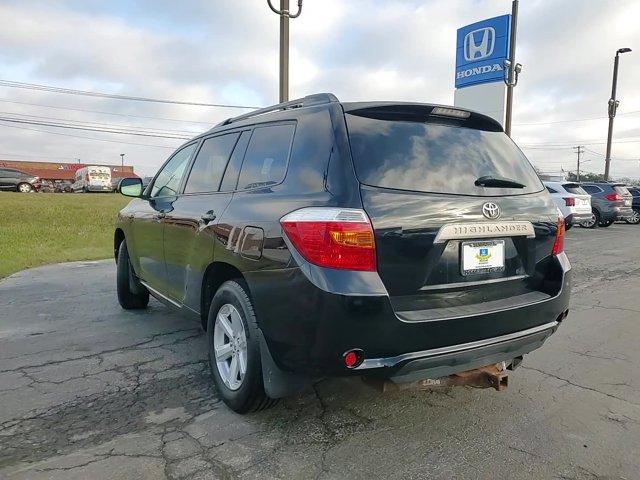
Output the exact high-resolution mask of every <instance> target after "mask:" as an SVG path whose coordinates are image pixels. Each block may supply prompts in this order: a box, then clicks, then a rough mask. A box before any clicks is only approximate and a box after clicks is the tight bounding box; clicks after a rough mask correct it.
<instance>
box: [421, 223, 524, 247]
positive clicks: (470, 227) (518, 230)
mask: <svg viewBox="0 0 640 480" xmlns="http://www.w3.org/2000/svg"><path fill="white" fill-rule="evenodd" d="M520 236H526V237H527V238H535V236H536V232H535V230H534V229H533V224H532V223H531V222H529V221H505V222H473V223H471V222H470V223H448V224H446V225H443V226H442V227H440V230H438V234H437V235H436V238H435V240H434V241H433V243H436V244H437V243H445V242H446V241H447V240H462V239H469V238H499V237H520Z"/></svg>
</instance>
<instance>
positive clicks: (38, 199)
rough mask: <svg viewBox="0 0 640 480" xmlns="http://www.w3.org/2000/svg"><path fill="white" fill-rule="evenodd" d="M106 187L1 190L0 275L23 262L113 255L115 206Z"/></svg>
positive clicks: (120, 203)
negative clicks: (84, 191) (93, 189)
mask: <svg viewBox="0 0 640 480" xmlns="http://www.w3.org/2000/svg"><path fill="white" fill-rule="evenodd" d="M129 200H130V199H127V198H126V197H123V196H122V195H116V194H110V193H94V194H68V193H62V194H61V193H31V194H20V193H10V192H0V278H3V277H6V276H7V275H11V274H12V273H14V272H17V271H19V270H22V269H24V268H29V267H36V266H38V265H46V264H49V263H58V262H71V261H75V260H96V259H101V258H108V257H111V256H112V255H113V229H114V225H115V220H116V214H117V212H118V211H119V210H120V209H121V208H122V207H124V206H125V205H126V204H127V203H128V202H129Z"/></svg>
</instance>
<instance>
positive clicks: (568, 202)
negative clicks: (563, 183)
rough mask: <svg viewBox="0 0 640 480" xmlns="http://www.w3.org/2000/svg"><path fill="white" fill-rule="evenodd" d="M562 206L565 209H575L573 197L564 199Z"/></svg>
mask: <svg viewBox="0 0 640 480" xmlns="http://www.w3.org/2000/svg"><path fill="white" fill-rule="evenodd" d="M564 204H565V205H566V206H567V207H575V206H576V199H575V198H573V197H567V198H565V199H564Z"/></svg>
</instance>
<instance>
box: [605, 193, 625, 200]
mask: <svg viewBox="0 0 640 480" xmlns="http://www.w3.org/2000/svg"><path fill="white" fill-rule="evenodd" d="M604 198H605V199H606V200H609V201H610V202H619V201H621V200H624V199H623V198H622V195H618V194H617V193H609V194H607V195H605V196H604Z"/></svg>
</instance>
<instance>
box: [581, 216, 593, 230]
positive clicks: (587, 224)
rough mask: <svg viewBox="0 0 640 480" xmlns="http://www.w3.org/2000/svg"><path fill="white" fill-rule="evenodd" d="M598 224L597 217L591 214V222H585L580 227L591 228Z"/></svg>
mask: <svg viewBox="0 0 640 480" xmlns="http://www.w3.org/2000/svg"><path fill="white" fill-rule="evenodd" d="M595 224H596V216H595V214H593V213H592V214H591V218H590V219H589V220H585V221H584V222H582V223H581V224H580V225H581V226H583V227H586V228H591V227H593V226H594V225H595Z"/></svg>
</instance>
